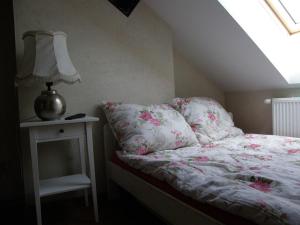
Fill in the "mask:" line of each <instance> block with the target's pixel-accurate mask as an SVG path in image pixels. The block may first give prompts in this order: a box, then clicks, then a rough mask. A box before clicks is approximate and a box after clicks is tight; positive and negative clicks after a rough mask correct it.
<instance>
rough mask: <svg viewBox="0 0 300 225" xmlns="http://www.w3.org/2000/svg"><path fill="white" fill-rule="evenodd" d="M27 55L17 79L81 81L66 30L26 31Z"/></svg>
mask: <svg viewBox="0 0 300 225" xmlns="http://www.w3.org/2000/svg"><path fill="white" fill-rule="evenodd" d="M23 40H24V56H23V61H22V64H21V68H20V71H19V72H18V74H17V83H18V84H25V85H32V83H34V82H36V81H40V82H54V83H58V82H61V81H62V82H66V83H74V82H76V81H80V80H81V78H80V75H79V73H78V72H77V71H76V69H75V67H74V66H73V63H72V61H71V59H70V56H69V53H68V49H67V43H66V34H65V33H64V32H48V31H28V32H26V33H24V35H23Z"/></svg>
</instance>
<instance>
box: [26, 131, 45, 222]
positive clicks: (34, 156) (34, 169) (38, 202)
mask: <svg viewBox="0 0 300 225" xmlns="http://www.w3.org/2000/svg"><path fill="white" fill-rule="evenodd" d="M29 136H30V153H31V163H32V174H33V188H34V199H35V209H36V217H37V224H38V225H42V215H41V199H40V177H39V166H38V153H37V143H36V142H35V130H33V129H30V131H29Z"/></svg>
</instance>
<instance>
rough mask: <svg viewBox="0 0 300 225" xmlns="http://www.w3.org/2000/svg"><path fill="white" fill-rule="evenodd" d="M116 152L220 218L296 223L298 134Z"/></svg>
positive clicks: (130, 166) (122, 162) (126, 164)
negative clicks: (155, 149)
mask: <svg viewBox="0 0 300 225" xmlns="http://www.w3.org/2000/svg"><path fill="white" fill-rule="evenodd" d="M117 156H118V157H115V158H114V162H115V163H117V164H118V165H119V166H121V167H122V168H124V169H127V170H129V171H130V172H132V173H134V174H135V175H137V176H139V177H142V178H143V179H145V180H146V181H147V182H149V183H151V184H153V185H155V186H157V187H159V188H161V189H163V190H164V191H166V192H168V193H170V194H172V195H173V196H175V197H176V198H178V199H180V200H182V201H184V202H187V203H189V204H190V205H191V206H193V207H195V208H197V209H199V210H201V211H203V212H205V213H206V214H208V215H210V216H212V217H214V218H216V219H218V220H220V221H221V222H223V223H226V224H250V222H251V223H254V224H261V225H273V224H278V225H279V224H289V225H298V224H300V176H299V174H300V139H298V138H288V137H279V136H273V135H255V134H247V135H241V136H238V137H233V138H227V139H224V140H221V141H217V142H214V143H210V144H207V145H202V146H200V145H198V146H193V147H187V148H181V149H177V150H164V151H157V152H153V153H150V154H147V155H134V154H130V153H126V152H117ZM219 215H221V216H219ZM225 218H226V219H225ZM237 218H239V219H237ZM241 218H243V219H244V221H241V220H240V219H241ZM224 220H226V221H224Z"/></svg>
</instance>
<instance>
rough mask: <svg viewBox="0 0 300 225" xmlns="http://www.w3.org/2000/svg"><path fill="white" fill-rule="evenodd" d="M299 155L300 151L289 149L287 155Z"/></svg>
mask: <svg viewBox="0 0 300 225" xmlns="http://www.w3.org/2000/svg"><path fill="white" fill-rule="evenodd" d="M297 153H300V149H289V150H288V154H297Z"/></svg>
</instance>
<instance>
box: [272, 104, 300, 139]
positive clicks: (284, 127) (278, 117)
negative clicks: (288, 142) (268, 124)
mask: <svg viewBox="0 0 300 225" xmlns="http://www.w3.org/2000/svg"><path fill="white" fill-rule="evenodd" d="M272 120H273V134H275V135H281V136H290V137H300V98H274V99H272Z"/></svg>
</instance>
